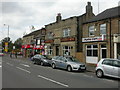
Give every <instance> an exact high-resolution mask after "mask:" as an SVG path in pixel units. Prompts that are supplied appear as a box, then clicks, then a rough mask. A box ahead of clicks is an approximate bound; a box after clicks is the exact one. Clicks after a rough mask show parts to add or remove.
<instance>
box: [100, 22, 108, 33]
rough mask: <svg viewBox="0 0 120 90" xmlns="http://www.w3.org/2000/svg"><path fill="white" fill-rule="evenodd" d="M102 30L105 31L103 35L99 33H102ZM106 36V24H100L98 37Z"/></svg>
mask: <svg viewBox="0 0 120 90" xmlns="http://www.w3.org/2000/svg"><path fill="white" fill-rule="evenodd" d="M104 25H105V26H104ZM101 28H102V29H101ZM103 30H105V31H104V32H105V33H101V31H103ZM106 34H107V24H106V23H103V24H100V35H106Z"/></svg>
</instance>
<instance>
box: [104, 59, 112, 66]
mask: <svg viewBox="0 0 120 90" xmlns="http://www.w3.org/2000/svg"><path fill="white" fill-rule="evenodd" d="M102 64H104V65H110V66H112V60H104V61H103V62H102Z"/></svg>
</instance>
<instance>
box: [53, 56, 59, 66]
mask: <svg viewBox="0 0 120 90" xmlns="http://www.w3.org/2000/svg"><path fill="white" fill-rule="evenodd" d="M60 58H61V57H56V58H53V63H55V66H56V67H60Z"/></svg>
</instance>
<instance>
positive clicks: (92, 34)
mask: <svg viewBox="0 0 120 90" xmlns="http://www.w3.org/2000/svg"><path fill="white" fill-rule="evenodd" d="M94 34H95V26H90V27H89V36H94Z"/></svg>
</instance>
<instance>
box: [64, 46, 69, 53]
mask: <svg viewBox="0 0 120 90" xmlns="http://www.w3.org/2000/svg"><path fill="white" fill-rule="evenodd" d="M63 55H70V46H64V47H63Z"/></svg>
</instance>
